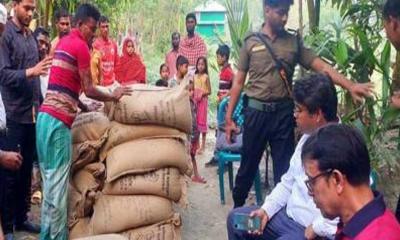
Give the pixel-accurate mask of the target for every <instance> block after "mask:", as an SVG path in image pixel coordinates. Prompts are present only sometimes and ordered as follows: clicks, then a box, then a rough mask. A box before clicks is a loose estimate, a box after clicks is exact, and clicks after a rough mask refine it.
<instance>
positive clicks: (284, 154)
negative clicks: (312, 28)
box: [226, 0, 373, 208]
mask: <svg viewBox="0 0 400 240" xmlns="http://www.w3.org/2000/svg"><path fill="white" fill-rule="evenodd" d="M292 4H293V0H264V5H265V7H264V13H265V23H264V24H263V26H262V29H261V31H260V32H256V33H251V34H249V35H248V36H247V37H246V38H245V41H244V43H243V46H242V48H241V50H240V59H239V63H238V72H237V74H236V75H235V79H234V81H233V86H232V89H231V101H230V103H229V105H228V110H227V114H226V124H227V125H226V133H227V140H228V141H230V139H231V134H234V132H235V131H237V127H236V126H235V123H234V122H233V121H232V117H231V116H232V112H233V110H234V108H235V105H236V103H237V101H238V98H239V95H240V92H241V91H242V89H243V88H244V92H245V122H244V130H243V131H244V132H243V149H242V160H241V164H240V168H239V171H238V174H237V176H236V179H235V187H234V189H233V194H232V195H233V200H234V207H235V208H236V207H240V206H243V205H244V203H245V201H246V198H247V195H248V192H249V190H250V187H251V185H252V182H253V180H254V178H255V175H256V172H257V169H258V165H259V163H260V160H261V157H262V154H263V152H264V150H265V148H266V145H267V143H268V144H269V146H270V148H271V155H272V160H273V174H274V183H275V184H277V183H278V182H279V181H280V178H281V176H282V175H283V174H284V173H285V172H286V171H287V169H288V168H289V161H290V157H291V156H292V154H293V152H294V146H295V142H294V127H295V121H294V118H293V110H294V103H293V99H292V97H291V89H292V76H293V73H294V69H295V67H296V65H297V64H298V63H300V64H301V65H302V66H303V67H304V68H306V69H312V70H314V71H316V72H323V73H326V74H328V75H329V76H330V77H331V78H332V80H333V81H334V83H335V84H336V85H339V86H341V87H343V88H345V89H347V90H349V91H350V93H351V95H352V96H353V98H354V99H355V100H356V101H360V100H362V97H363V96H370V94H371V91H372V87H373V86H372V85H371V84H357V83H353V82H352V81H350V80H348V79H346V77H345V76H343V75H341V74H340V73H338V72H337V71H336V70H334V69H333V68H332V67H331V66H330V65H329V64H327V63H325V62H324V61H323V60H322V59H320V58H319V57H318V56H316V55H315V54H314V53H313V51H312V50H310V49H308V48H306V47H305V46H304V45H303V41H302V39H301V37H299V36H297V34H293V33H290V32H288V31H286V30H285V25H286V23H287V20H288V12H289V9H290V6H291V5H292ZM247 75H249V78H248V82H247V84H246V86H244V83H245V80H246V77H247Z"/></svg>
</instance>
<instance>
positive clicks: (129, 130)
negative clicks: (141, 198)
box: [100, 122, 187, 160]
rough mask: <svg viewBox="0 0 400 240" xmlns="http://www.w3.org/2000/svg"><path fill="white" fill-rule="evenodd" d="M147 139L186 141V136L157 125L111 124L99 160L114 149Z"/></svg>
mask: <svg viewBox="0 0 400 240" xmlns="http://www.w3.org/2000/svg"><path fill="white" fill-rule="evenodd" d="M147 138H177V139H181V140H182V141H185V140H187V135H186V134H185V133H183V132H181V131H179V130H177V129H174V128H169V127H163V126H157V125H125V124H121V123H118V122H111V127H110V130H109V132H108V138H107V141H106V142H105V143H104V146H103V147H102V149H101V151H100V160H104V159H106V157H107V153H108V152H109V151H110V150H111V149H112V148H114V147H116V146H118V145H120V144H122V143H126V142H130V141H133V140H137V139H147Z"/></svg>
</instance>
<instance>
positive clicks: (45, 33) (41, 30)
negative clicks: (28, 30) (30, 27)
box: [33, 27, 50, 39]
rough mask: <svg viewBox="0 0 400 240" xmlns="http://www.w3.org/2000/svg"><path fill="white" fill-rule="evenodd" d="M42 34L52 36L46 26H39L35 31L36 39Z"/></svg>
mask: <svg viewBox="0 0 400 240" xmlns="http://www.w3.org/2000/svg"><path fill="white" fill-rule="evenodd" d="M40 34H42V35H45V36H47V37H50V33H49V31H47V30H46V29H45V28H44V27H37V28H36V29H35V31H34V32H33V36H34V37H35V39H37V38H38V37H39V35H40Z"/></svg>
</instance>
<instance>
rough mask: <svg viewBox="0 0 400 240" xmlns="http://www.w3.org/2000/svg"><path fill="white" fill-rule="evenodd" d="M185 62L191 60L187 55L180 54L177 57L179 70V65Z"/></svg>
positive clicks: (187, 62)
mask: <svg viewBox="0 0 400 240" xmlns="http://www.w3.org/2000/svg"><path fill="white" fill-rule="evenodd" d="M183 64H189V60H188V59H187V58H186V57H184V56H182V55H180V56H178V58H177V59H176V70H178V68H179V66H182V65H183Z"/></svg>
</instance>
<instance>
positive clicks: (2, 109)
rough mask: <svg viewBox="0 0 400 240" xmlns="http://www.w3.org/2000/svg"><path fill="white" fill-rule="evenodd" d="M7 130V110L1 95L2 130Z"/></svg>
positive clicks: (0, 118) (0, 116) (0, 124)
mask: <svg viewBox="0 0 400 240" xmlns="http://www.w3.org/2000/svg"><path fill="white" fill-rule="evenodd" d="M5 128H6V109H5V108H4V104H3V99H2V98H1V94H0V130H1V129H5Z"/></svg>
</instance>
